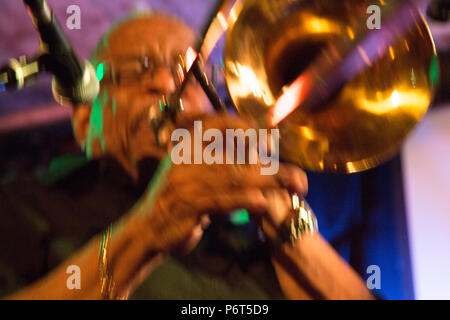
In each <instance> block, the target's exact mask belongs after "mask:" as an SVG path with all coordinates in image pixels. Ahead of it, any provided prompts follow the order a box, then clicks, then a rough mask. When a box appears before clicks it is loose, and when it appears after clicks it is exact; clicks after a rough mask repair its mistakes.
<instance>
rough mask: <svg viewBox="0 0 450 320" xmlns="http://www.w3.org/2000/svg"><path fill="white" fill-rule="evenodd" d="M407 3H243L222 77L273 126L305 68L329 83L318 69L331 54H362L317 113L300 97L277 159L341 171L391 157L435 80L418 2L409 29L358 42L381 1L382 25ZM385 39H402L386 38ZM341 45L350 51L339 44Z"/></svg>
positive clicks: (243, 109)
mask: <svg viewBox="0 0 450 320" xmlns="http://www.w3.org/2000/svg"><path fill="white" fill-rule="evenodd" d="M408 1H409V0H390V1H368V0H343V1H331V0H247V1H244V3H243V5H242V8H241V11H240V13H239V15H238V17H237V20H236V21H235V22H234V23H233V24H232V26H231V27H230V29H229V31H228V34H227V39H226V44H225V53H224V72H225V80H226V83H227V87H228V91H229V94H230V97H231V99H232V101H233V103H234V105H235V107H236V109H237V110H238V112H239V113H241V114H245V115H250V116H251V117H253V118H255V119H256V120H257V121H258V122H259V124H260V125H261V126H262V127H270V123H268V121H267V119H268V115H269V112H270V111H271V108H272V107H273V105H274V104H275V102H276V101H277V99H278V98H279V97H280V95H282V94H283V93H284V92H285V89H286V88H287V87H288V85H289V84H290V83H291V82H292V81H294V80H295V79H297V77H298V76H299V75H302V74H303V73H305V72H306V71H308V73H309V74H313V75H315V76H314V77H310V78H305V80H304V81H305V83H304V85H305V87H309V88H313V89H314V87H315V86H316V85H315V83H316V84H320V86H321V87H322V88H325V90H327V88H330V87H331V85H330V84H331V83H330V82H329V79H328V78H326V77H325V78H321V76H320V75H321V73H320V72H316V73H314V72H315V70H316V69H314V68H315V65H317V61H324V62H325V63H328V64H329V65H330V66H332V67H333V62H334V61H343V60H344V59H345V58H348V57H349V56H350V55H351V54H352V53H353V54H356V55H357V56H358V58H359V60H355V62H354V64H353V65H352V64H350V65H351V66H352V67H357V68H358V70H359V71H358V72H357V73H356V74H354V75H352V77H350V78H349V79H348V80H347V81H345V82H344V83H342V84H341V85H340V86H339V90H337V91H336V92H333V93H332V95H331V96H330V98H329V99H328V100H327V101H326V102H325V103H322V105H321V106H320V108H319V109H318V110H315V111H311V110H310V109H308V108H307V106H303V105H301V104H300V106H299V107H298V108H297V109H295V110H294V111H293V112H292V113H291V114H290V115H289V116H287V117H285V118H284V120H282V121H281V122H280V123H279V124H278V126H277V127H278V128H279V129H280V156H281V158H283V159H284V160H287V161H290V162H293V163H296V164H298V165H300V166H301V167H302V168H304V169H307V170H312V171H319V172H321V171H327V172H341V173H342V172H343V173H352V172H359V171H363V170H366V169H369V168H372V167H374V166H376V165H378V164H380V163H381V162H383V161H385V160H387V159H388V158H389V157H391V156H393V155H394V154H395V153H396V152H397V151H398V149H399V148H400V146H401V144H402V142H403V141H404V140H405V138H406V136H407V135H408V133H410V132H411V130H412V129H413V128H414V127H415V125H416V124H417V123H418V122H419V121H420V119H421V118H422V117H423V116H424V114H425V113H426V111H427V109H428V106H429V105H430V102H431V100H432V96H433V88H434V85H435V84H436V81H437V79H436V78H437V68H438V63H437V58H436V50H435V47H434V43H433V39H432V37H431V34H430V31H429V28H428V26H427V23H426V21H425V19H424V18H423V16H422V15H421V13H420V11H419V9H417V8H416V7H415V6H414V7H412V8H413V9H411V8H410V9H409V10H408V11H407V13H405V14H406V15H407V17H408V19H409V20H410V22H411V24H410V25H409V26H408V28H406V29H404V30H403V29H401V28H400V27H398V28H397V27H396V24H390V25H389V24H388V26H389V29H388V30H387V31H386V30H384V32H385V33H384V35H385V36H386V38H380V39H378V40H377V41H375V42H374V44H373V45H372V47H370V50H367V47H364V46H362V45H361V44H362V43H363V41H364V39H366V37H367V36H370V34H371V33H372V32H377V30H368V27H367V20H368V18H369V16H370V14H368V13H367V8H368V7H369V6H370V5H377V6H378V7H379V8H381V30H382V31H383V23H384V22H385V21H388V19H389V18H390V16H389V14H392V12H394V11H395V8H396V7H397V6H399V5H400V4H401V3H406V2H408ZM401 22H402V21H398V24H399V25H401ZM386 28H388V27H386ZM386 32H387V33H386ZM380 34H383V33H380ZM388 37H391V38H390V39H391V40H390V41H392V39H393V38H392V37H395V41H393V42H392V43H387V42H386V41H387V40H386V39H388ZM372 38H373V37H372ZM387 44H389V45H387ZM343 45H344V47H347V48H348V47H351V48H352V51H350V52H349V51H342V50H340V48H341V47H342V46H343ZM344 53H345V55H344ZM319 58H320V59H322V60H318V59H319ZM348 61H349V60H348V59H347V62H348ZM361 61H362V62H361ZM350 62H352V60H350ZM314 63H315V64H314ZM311 66H312V67H311ZM336 67H337V66H336ZM308 68H309V69H308ZM332 69H333V68H330V70H329V71H333V70H332ZM334 69H335V68H334ZM311 81H313V82H311Z"/></svg>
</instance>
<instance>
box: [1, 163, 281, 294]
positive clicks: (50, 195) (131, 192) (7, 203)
mask: <svg viewBox="0 0 450 320" xmlns="http://www.w3.org/2000/svg"><path fill="white" fill-rule="evenodd" d="M156 166H157V162H151V161H149V162H146V163H145V166H143V167H145V168H147V169H149V170H148V174H147V175H148V176H150V175H151V173H152V172H153V171H154V169H155V168H156ZM144 176H145V175H144ZM145 180H146V179H145V178H144V179H143V181H145ZM146 181H148V180H146ZM145 189H146V184H145V182H144V183H140V184H137V185H136V184H135V183H133V182H132V181H131V180H130V178H129V177H128V176H127V174H126V173H125V172H124V171H123V170H122V169H121V167H120V166H119V165H118V164H117V163H115V162H114V161H113V160H102V161H86V160H85V158H84V157H83V156H68V157H62V158H60V159H58V160H57V161H53V162H52V164H51V166H50V169H49V171H48V172H45V173H44V174H41V175H40V177H30V176H26V177H18V178H17V179H15V180H14V181H12V182H9V183H7V184H3V185H2V186H1V189H0V221H2V223H1V225H0V295H1V296H5V295H7V294H10V293H12V292H14V291H16V290H18V289H19V288H21V287H23V286H25V285H27V284H30V283H31V282H33V281H35V280H36V279H38V278H41V277H42V276H44V275H45V274H46V273H48V272H49V271H50V270H51V269H53V268H54V267H56V266H57V265H58V264H59V263H61V262H62V261H63V260H64V259H66V258H68V257H69V256H70V255H71V254H72V253H74V252H75V251H76V250H78V249H80V248H81V247H82V245H83V244H85V243H87V242H88V240H89V239H90V238H91V237H92V236H94V235H95V234H98V233H100V232H102V231H103V230H105V229H106V227H107V226H108V224H109V223H110V222H114V221H116V220H117V219H118V218H119V217H120V216H121V215H123V214H124V213H126V212H127V211H128V210H129V209H130V208H131V207H132V206H133V205H134V204H135V202H136V201H137V200H138V199H139V197H140V196H141V195H142V194H143V192H144V191H145ZM268 252H269V251H268V248H267V246H266V244H265V243H264V242H263V241H261V240H260V239H259V237H258V230H257V228H256V227H255V226H254V225H253V224H252V223H249V224H245V225H243V226H236V225H233V224H232V223H231V222H230V221H229V220H228V219H221V220H215V221H213V223H212V225H211V226H210V228H209V229H208V230H207V231H206V232H205V235H204V236H203V238H202V240H201V242H200V243H199V245H198V246H197V248H196V249H195V250H194V251H193V252H192V253H191V254H189V255H188V256H186V257H182V258H173V257H170V258H167V259H166V260H165V261H164V262H163V264H162V265H161V266H160V267H158V268H157V269H156V270H155V271H154V272H153V273H152V274H151V275H150V276H149V277H148V279H146V281H145V282H144V283H143V284H142V285H141V286H140V287H139V288H138V290H137V291H136V292H135V294H134V295H133V296H132V298H135V299H282V298H283V295H282V293H281V290H280V288H279V286H278V283H277V280H276V277H275V274H274V271H273V268H272V266H271V263H270V257H269V255H268Z"/></svg>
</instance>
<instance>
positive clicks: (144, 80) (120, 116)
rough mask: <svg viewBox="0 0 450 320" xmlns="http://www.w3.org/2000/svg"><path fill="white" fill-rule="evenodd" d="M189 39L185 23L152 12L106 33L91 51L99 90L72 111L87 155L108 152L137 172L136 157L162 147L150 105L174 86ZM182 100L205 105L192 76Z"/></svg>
mask: <svg viewBox="0 0 450 320" xmlns="http://www.w3.org/2000/svg"><path fill="white" fill-rule="evenodd" d="M194 41H195V37H194V33H193V31H192V30H191V29H190V28H189V27H187V26H186V25H184V24H182V23H181V22H178V21H175V20H172V19H169V18H167V17H164V16H157V15H152V16H143V17H139V18H136V19H133V20H131V21H128V22H126V23H125V24H122V25H121V26H119V27H118V28H116V29H115V30H114V31H113V32H112V33H111V34H110V36H109V37H108V39H107V41H106V42H105V46H103V47H102V48H101V49H100V51H99V52H98V55H97V57H96V60H97V62H98V65H100V64H102V66H103V68H101V69H103V70H104V78H103V80H102V81H101V90H100V94H99V96H98V98H97V99H96V100H95V101H94V103H93V106H92V108H89V109H88V110H86V109H85V110H84V111H83V110H82V108H80V110H76V111H75V113H74V129H75V134H76V136H77V138H78V140H80V141H81V142H82V143H83V144H84V145H85V148H86V152H87V154H88V156H89V157H100V156H102V155H105V154H108V155H112V156H114V157H115V158H117V159H118V160H119V162H120V163H122V165H124V166H125V167H126V169H128V171H129V172H130V173H131V174H132V175H136V174H137V172H135V170H136V168H135V167H136V165H137V163H138V162H139V160H141V159H142V158H144V157H162V156H163V155H164V154H165V153H166V150H164V149H162V148H160V147H158V146H157V144H156V139H155V135H154V133H153V131H152V129H151V128H150V126H149V121H148V113H149V108H150V107H151V106H152V105H155V104H156V103H157V102H158V101H159V99H160V98H161V97H162V96H163V95H167V94H170V93H171V92H173V91H174V90H175V88H176V82H177V79H176V78H177V77H176V66H177V63H178V61H179V57H180V54H181V55H183V56H184V54H185V53H186V51H187V49H188V47H189V46H191V45H193V42H194ZM95 67H97V66H95ZM183 106H184V108H185V110H187V111H191V112H202V111H205V110H206V108H208V107H209V106H208V104H207V103H206V98H205V95H204V93H203V91H202V90H201V87H200V86H199V85H198V84H196V83H195V82H194V81H192V82H190V83H189V84H188V85H187V86H186V90H185V91H184V94H183ZM87 119H88V120H87ZM83 121H84V122H85V123H86V124H85V125H84V126H83ZM83 127H84V129H83ZM77 131H78V133H77ZM80 131H81V133H79V132H80ZM133 171H134V172H133Z"/></svg>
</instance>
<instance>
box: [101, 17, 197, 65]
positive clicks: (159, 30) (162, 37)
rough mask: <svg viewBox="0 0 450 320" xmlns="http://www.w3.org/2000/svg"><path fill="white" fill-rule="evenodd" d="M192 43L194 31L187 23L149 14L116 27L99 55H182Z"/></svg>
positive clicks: (113, 56) (112, 56)
mask: <svg viewBox="0 0 450 320" xmlns="http://www.w3.org/2000/svg"><path fill="white" fill-rule="evenodd" d="M194 40H195V35H194V32H193V30H192V29H191V28H190V27H188V26H187V25H186V24H184V23H182V22H180V21H177V20H175V19H173V18H169V17H165V16H159V15H152V16H149V17H141V18H135V19H133V20H129V21H127V22H125V23H123V24H121V25H120V26H118V27H116V29H114V30H113V31H112V32H111V33H110V35H109V36H108V38H107V41H106V43H105V45H106V47H104V48H103V50H102V52H103V53H104V54H105V55H107V56H109V57H111V58H115V57H121V56H136V55H142V54H147V53H152V54H157V55H161V56H163V57H165V58H167V57H168V56H170V55H173V54H177V53H179V52H184V51H185V50H186V49H187V48H188V47H189V46H190V45H192V44H193V42H194ZM102 55H103V54H102Z"/></svg>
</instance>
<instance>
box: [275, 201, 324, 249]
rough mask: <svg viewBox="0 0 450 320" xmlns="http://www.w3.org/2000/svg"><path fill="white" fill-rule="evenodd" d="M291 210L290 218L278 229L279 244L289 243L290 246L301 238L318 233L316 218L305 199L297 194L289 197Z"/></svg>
mask: <svg viewBox="0 0 450 320" xmlns="http://www.w3.org/2000/svg"><path fill="white" fill-rule="evenodd" d="M291 201H292V209H291V216H290V217H289V218H288V219H286V220H285V221H284V223H283V224H282V225H281V227H280V228H279V229H278V235H279V240H280V242H281V243H291V244H292V245H293V244H294V243H295V242H296V241H297V240H298V239H301V238H302V237H303V236H305V235H307V234H312V233H314V232H318V231H319V226H318V224H317V218H316V215H315V214H314V211H313V210H312V209H311V207H310V206H309V204H308V203H307V202H306V200H305V199H303V198H300V197H299V196H298V195H297V194H293V195H292V196H291Z"/></svg>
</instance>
